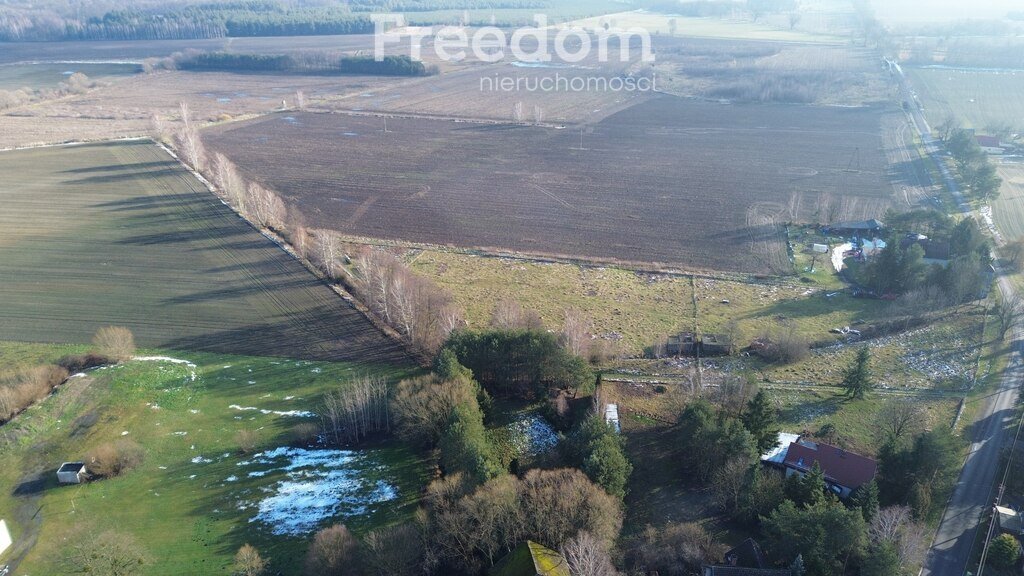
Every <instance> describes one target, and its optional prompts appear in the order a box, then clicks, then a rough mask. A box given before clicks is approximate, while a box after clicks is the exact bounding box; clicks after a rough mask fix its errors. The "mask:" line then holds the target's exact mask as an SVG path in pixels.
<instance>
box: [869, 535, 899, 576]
mask: <svg viewBox="0 0 1024 576" xmlns="http://www.w3.org/2000/svg"><path fill="white" fill-rule="evenodd" d="M901 573H902V572H901V570H900V556H899V553H898V552H897V551H896V546H895V545H894V544H892V543H891V542H882V543H879V544H877V545H875V546H872V547H871V549H870V550H868V554H867V558H865V559H864V564H863V565H862V566H861V567H860V574H861V576H898V575H899V574H901Z"/></svg>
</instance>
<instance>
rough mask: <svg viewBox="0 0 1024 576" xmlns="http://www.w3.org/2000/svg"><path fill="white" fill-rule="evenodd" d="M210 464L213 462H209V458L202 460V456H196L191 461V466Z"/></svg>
mask: <svg viewBox="0 0 1024 576" xmlns="http://www.w3.org/2000/svg"><path fill="white" fill-rule="evenodd" d="M210 462H213V460H210V459H209V458H203V457H202V456H196V457H195V458H193V459H192V463H193V464H209V463H210Z"/></svg>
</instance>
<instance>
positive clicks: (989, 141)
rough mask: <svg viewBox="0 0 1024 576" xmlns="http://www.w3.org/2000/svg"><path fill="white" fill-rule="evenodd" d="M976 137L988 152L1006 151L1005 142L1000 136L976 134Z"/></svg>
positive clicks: (998, 152)
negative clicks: (1001, 140)
mask: <svg viewBox="0 0 1024 576" xmlns="http://www.w3.org/2000/svg"><path fill="white" fill-rule="evenodd" d="M974 139H975V140H976V141H977V142H978V146H980V147H981V149H982V151H983V152H985V153H986V154H1002V153H1003V152H1004V150H1003V143H1002V142H1000V140H999V137H998V136H975V137H974Z"/></svg>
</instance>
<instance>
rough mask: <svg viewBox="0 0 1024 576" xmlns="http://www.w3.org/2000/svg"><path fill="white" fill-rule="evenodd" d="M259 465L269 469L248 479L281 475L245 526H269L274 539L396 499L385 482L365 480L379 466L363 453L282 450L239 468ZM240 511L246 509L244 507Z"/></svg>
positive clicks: (262, 453)
mask: <svg viewBox="0 0 1024 576" xmlns="http://www.w3.org/2000/svg"><path fill="white" fill-rule="evenodd" d="M258 465H262V466H267V465H270V466H271V469H264V470H255V471H252V472H249V473H248V476H249V477H250V478H259V477H262V476H264V475H266V474H269V473H273V472H278V473H280V472H283V473H284V474H285V479H283V480H281V481H279V482H278V483H277V484H276V485H275V486H273V487H272V488H270V489H269V491H270V492H272V494H271V495H270V496H268V497H266V498H264V499H263V500H261V501H259V503H258V504H257V505H256V509H257V513H256V515H255V516H254V517H253V518H251V519H250V520H249V521H250V522H260V523H263V524H265V525H267V526H269V527H270V529H271V532H272V533H273V534H275V535H302V534H309V533H311V532H313V531H315V530H316V529H317V528H318V527H319V526H320V524H321V523H322V522H323V521H325V520H328V519H330V518H333V517H335V516H339V515H341V516H358V515H362V514H366V513H367V512H369V511H370V510H371V508H372V507H373V506H375V505H377V504H381V503H384V502H388V501H391V500H394V499H396V498H397V497H398V490H397V489H396V488H395V487H394V486H393V485H391V484H389V483H388V482H386V481H384V480H372V479H367V478H365V473H366V472H367V471H376V470H379V469H380V465H379V464H378V463H377V462H375V461H373V460H372V459H371V458H368V457H367V454H366V453H364V452H357V451H351V450H306V449H303V448H289V447H281V448H275V449H274V450H268V451H266V452H261V453H259V454H256V455H255V456H253V458H252V459H251V460H248V461H243V462H239V463H238V466H244V467H247V466H258ZM239 509H245V504H244V503H242V504H240V505H239Z"/></svg>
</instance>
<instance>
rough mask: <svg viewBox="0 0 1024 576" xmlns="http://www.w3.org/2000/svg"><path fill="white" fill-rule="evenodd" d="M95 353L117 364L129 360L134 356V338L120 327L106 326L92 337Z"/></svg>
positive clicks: (128, 331) (129, 331)
mask: <svg viewBox="0 0 1024 576" xmlns="http://www.w3.org/2000/svg"><path fill="white" fill-rule="evenodd" d="M92 345H93V346H95V347H96V352H97V353H99V354H100V355H103V356H106V357H108V358H113V359H114V360H117V361H118V362H123V361H125V360H130V359H131V357H132V356H134V355H135V336H133V335H132V331H131V330H129V329H127V328H124V327H121V326H107V327H105V328H100V329H99V330H97V331H96V335H95V336H93V337H92Z"/></svg>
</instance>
